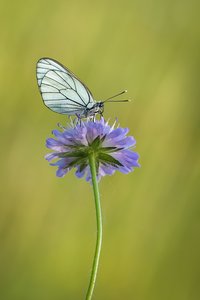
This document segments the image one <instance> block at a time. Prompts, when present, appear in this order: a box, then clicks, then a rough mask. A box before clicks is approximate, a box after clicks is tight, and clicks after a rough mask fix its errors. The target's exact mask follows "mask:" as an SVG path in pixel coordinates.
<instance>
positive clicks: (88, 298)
mask: <svg viewBox="0 0 200 300" xmlns="http://www.w3.org/2000/svg"><path fill="white" fill-rule="evenodd" d="M89 164H90V170H91V174H92V185H93V192H94V199H95V209H96V221H97V240H96V248H95V254H94V260H93V265H92V272H91V276H90V283H89V287H88V290H87V295H86V300H91V299H92V295H93V291H94V286H95V281H96V276H97V270H98V264H99V257H100V252H101V244H102V215H101V203H100V195H99V187H98V182H97V174H96V161H95V155H94V153H90V154H89Z"/></svg>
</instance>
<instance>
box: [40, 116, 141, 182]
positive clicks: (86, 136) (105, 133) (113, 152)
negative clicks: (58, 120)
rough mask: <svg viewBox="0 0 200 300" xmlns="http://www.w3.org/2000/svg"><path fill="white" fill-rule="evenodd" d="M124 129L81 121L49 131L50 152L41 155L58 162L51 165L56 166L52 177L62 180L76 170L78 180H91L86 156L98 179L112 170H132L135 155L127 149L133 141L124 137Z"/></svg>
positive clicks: (136, 156)
mask: <svg viewBox="0 0 200 300" xmlns="http://www.w3.org/2000/svg"><path fill="white" fill-rule="evenodd" d="M128 131H129V130H128V128H120V127H117V128H115V123H114V124H113V126H110V125H108V122H106V121H105V120H104V119H103V118H101V119H100V120H95V121H91V120H86V121H81V123H78V124H76V125H75V127H74V126H69V127H67V128H63V131H62V132H61V131H58V130H53V132H52V133H53V134H54V136H55V138H49V139H47V141H46V146H47V148H50V149H52V150H54V152H53V153H49V154H47V155H46V156H45V158H46V159H47V160H48V161H51V160H53V159H58V160H57V162H55V163H53V164H51V165H52V166H57V167H58V170H57V173H56V175H57V176H58V177H63V176H64V175H65V174H66V173H67V172H69V171H70V170H71V169H72V168H76V176H77V177H78V178H81V177H84V176H86V180H87V181H90V180H91V173H90V166H89V161H88V155H89V153H91V152H93V153H94V154H95V158H96V169H97V176H98V180H100V178H101V177H102V176H105V175H112V174H113V173H114V172H115V171H116V170H118V171H120V172H122V173H125V174H126V173H129V172H131V171H133V169H134V167H139V166H140V165H139V163H138V158H139V155H138V154H137V153H136V152H133V151H132V150H131V149H130V148H133V147H134V146H135V143H136V141H135V139H134V138H133V137H132V136H127V133H128Z"/></svg>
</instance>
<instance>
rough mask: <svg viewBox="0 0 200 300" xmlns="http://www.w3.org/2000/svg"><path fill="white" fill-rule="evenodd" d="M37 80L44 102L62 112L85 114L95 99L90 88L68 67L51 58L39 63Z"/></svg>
mask: <svg viewBox="0 0 200 300" xmlns="http://www.w3.org/2000/svg"><path fill="white" fill-rule="evenodd" d="M37 81H38V86H39V89H40V92H41V95H42V99H43V101H44V104H45V105H46V106H47V107H48V108H50V109H51V110H53V111H55V112H57V113H60V114H68V115H75V114H80V115H81V114H84V112H85V110H86V109H87V108H88V107H91V106H92V105H93V104H94V103H95V101H94V99H93V97H92V93H91V92H90V90H89V89H88V88H87V87H86V86H85V85H84V84H83V83H82V82H81V81H80V80H79V79H78V78H77V77H76V76H75V75H74V74H73V73H72V72H71V71H70V70H68V69H67V68H65V67H64V66H62V65H61V64H60V63H58V62H57V61H55V60H52V59H50V58H41V59H40V60H39V61H38V63H37Z"/></svg>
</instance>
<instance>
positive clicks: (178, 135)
mask: <svg viewBox="0 0 200 300" xmlns="http://www.w3.org/2000/svg"><path fill="white" fill-rule="evenodd" d="M199 9H200V4H199V2H198V1H181V0H175V1H171V0H169V1H159V0H152V1H145V0H144V1H139V0H138V1H136V0H134V1H127V0H124V1H121V0H119V1H114V0H111V1H105V0H102V1H89V0H88V1H64V0H63V1H61V0H58V1H56V2H55V1H51V0H48V1H46V0H45V1H38V0H35V1H30V0H27V1H25V0H19V1H10V2H9V1H1V4H0V16H1V17H0V34H1V35H0V36H1V38H0V39H1V46H0V67H1V72H0V78H1V79H0V80H1V88H0V89H1V110H0V111H1V116H0V120H1V197H0V198H1V200H0V203H1V204H0V234H1V235H0V269H1V271H0V299H2V300H18V299H20V300H27V299H28V300H36V299H37V300H46V299H48V300H54V299H56V300H64V299H69V300H70V299H72V300H74V299H75V300H81V299H84V297H85V293H86V290H87V286H88V282H89V275H90V270H91V264H92V259H93V253H94V247H95V238H96V223H95V212H94V201H93V194H92V190H91V187H90V185H89V184H88V183H86V182H85V181H84V180H78V179H76V178H75V176H74V174H73V172H71V173H70V174H68V175H67V176H66V177H65V178H62V179H60V178H56V176H55V171H56V169H55V168H53V167H49V165H48V163H47V162H46V161H45V160H44V158H43V157H44V155H45V154H46V153H47V152H48V150H47V149H45V139H46V138H47V137H50V136H51V130H52V129H55V128H56V124H57V123H58V122H60V123H61V124H63V125H65V123H66V117H65V116H61V115H59V114H55V113H53V112H51V111H50V110H48V109H47V108H46V107H45V106H44V105H43V103H42V100H41V97H40V94H39V91H38V88H37V83H36V76H35V64H36V61H37V60H38V59H39V58H41V57H43V56H48V57H51V58H54V59H57V60H58V61H60V62H61V63H63V64H64V65H66V66H67V67H69V68H70V69H71V70H73V72H74V73H75V74H77V75H78V76H79V77H80V78H81V79H82V80H83V81H84V82H85V83H86V84H87V85H88V86H89V88H90V89H91V90H92V92H93V94H94V96H95V98H96V99H97V100H99V99H105V98H106V97H109V96H112V95H113V94H115V93H117V92H119V91H121V90H123V89H128V94H127V96H128V97H129V98H132V99H133V101H132V102H131V103H128V104H126V103H125V104H108V105H107V106H106V108H105V118H111V121H112V122H113V121H114V119H115V118H116V117H118V118H119V121H120V124H121V126H123V127H129V128H130V134H131V135H133V136H134V137H135V138H136V140H137V148H136V149H137V152H138V153H139V154H140V157H141V158H140V163H141V165H142V167H141V168H140V169H136V170H135V171H134V172H133V173H131V174H129V175H123V174H120V173H116V174H115V175H114V176H112V177H106V178H104V179H103V180H102V181H101V183H100V190H101V199H102V208H103V219H104V239H103V249H102V255H101V261H100V269H99V273H98V279H97V285H96V288H95V294H94V299H96V300H100V299H104V300H118V299H120V300H121V299H126V300H132V299H134V300H165V299H166V300H179V299H181V300H197V299H200V284H199V279H200V266H199V264H200V241H199V233H200V220H199V219H200V218H199V216H200V214H199V213H200V203H199V200H200V197H199V195H200V193H199V190H200V187H199V186H200V184H199V183H200V180H199V179H200V176H199V175H200V159H199V157H200V155H199V153H200V147H199V144H200V143H199V129H200V124H199V119H200V113H199V111H200V109H199V108H200V98H199V96H200V82H199V73H200V72H199V70H200V24H199Z"/></svg>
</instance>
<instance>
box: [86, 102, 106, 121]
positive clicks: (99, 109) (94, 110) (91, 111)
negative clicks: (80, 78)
mask: <svg viewBox="0 0 200 300" xmlns="http://www.w3.org/2000/svg"><path fill="white" fill-rule="evenodd" d="M103 112H104V103H103V102H102V101H98V102H95V103H94V104H93V105H92V106H91V107H87V109H86V110H85V112H84V117H86V118H87V117H90V116H95V115H96V114H100V115H102V114H103Z"/></svg>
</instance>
